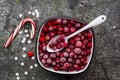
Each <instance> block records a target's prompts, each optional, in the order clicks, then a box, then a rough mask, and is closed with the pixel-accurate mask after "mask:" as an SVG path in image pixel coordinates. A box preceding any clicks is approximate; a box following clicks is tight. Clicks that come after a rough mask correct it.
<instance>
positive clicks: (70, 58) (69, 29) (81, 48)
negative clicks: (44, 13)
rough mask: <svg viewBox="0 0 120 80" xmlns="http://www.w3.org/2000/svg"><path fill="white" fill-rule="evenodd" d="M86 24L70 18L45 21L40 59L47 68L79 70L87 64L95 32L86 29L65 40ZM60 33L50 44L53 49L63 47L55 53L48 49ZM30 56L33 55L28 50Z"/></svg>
mask: <svg viewBox="0 0 120 80" xmlns="http://www.w3.org/2000/svg"><path fill="white" fill-rule="evenodd" d="M84 26H85V24H83V23H80V22H78V21H75V20H70V19H62V18H58V19H53V20H50V21H48V22H46V23H45V25H44V26H43V28H42V31H41V34H40V38H39V43H40V44H39V47H38V50H39V60H40V61H41V63H42V64H43V65H44V66H45V67H46V68H53V69H54V70H55V71H58V70H59V71H69V72H72V71H79V70H82V69H84V67H85V66H86V65H87V61H88V60H87V59H88V58H87V56H89V55H90V53H91V47H92V37H93V34H92V33H91V31H90V30H85V31H83V32H81V33H79V34H78V35H76V36H74V37H72V38H71V39H69V40H68V44H67V43H66V42H65V36H68V35H70V34H72V33H74V32H75V31H77V30H78V29H80V28H82V27H84ZM57 35H60V37H59V38H58V39H57V40H53V41H52V43H51V44H50V45H49V47H50V48H52V49H53V50H56V49H61V48H62V47H64V48H63V49H62V50H61V51H59V52H55V53H49V52H47V50H46V46H47V44H48V42H49V41H50V40H51V39H52V38H53V37H55V36H57ZM28 55H29V57H32V56H33V53H32V52H30V51H29V52H28Z"/></svg>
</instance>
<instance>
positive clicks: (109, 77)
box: [0, 0, 120, 80]
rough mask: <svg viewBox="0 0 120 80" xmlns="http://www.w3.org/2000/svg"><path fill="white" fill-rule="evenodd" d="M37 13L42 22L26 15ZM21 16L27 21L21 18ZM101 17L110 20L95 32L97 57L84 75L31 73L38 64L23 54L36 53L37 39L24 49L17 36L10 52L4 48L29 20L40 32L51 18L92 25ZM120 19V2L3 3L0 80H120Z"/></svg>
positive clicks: (46, 0)
mask: <svg viewBox="0 0 120 80" xmlns="http://www.w3.org/2000/svg"><path fill="white" fill-rule="evenodd" d="M35 9H38V10H39V12H40V17H39V18H36V17H35V16H31V15H27V13H28V11H34V10H35ZM20 13H22V14H24V17H22V18H19V17H18V15H19V14H20ZM101 14H105V15H106V16H107V21H106V22H105V23H103V24H102V25H100V27H97V28H94V32H95V52H94V56H93V58H92V61H91V64H90V66H89V68H88V69H87V70H86V71H85V72H83V73H81V74H77V75H59V74H54V73H51V72H48V71H46V70H44V69H42V68H41V66H38V68H34V69H33V70H30V69H29V68H28V66H30V64H34V63H36V62H37V61H32V60H31V59H29V58H28V57H27V58H25V59H23V58H22V57H21V54H22V53H25V52H23V51H22V50H21V49H22V47H24V46H26V47H31V48H32V49H31V50H32V51H33V52H34V51H35V39H34V40H33V41H32V44H31V45H28V44H24V45H22V44H21V43H20V42H21V38H22V36H21V35H18V36H17V37H16V38H15V39H14V41H13V42H12V44H11V45H10V46H9V48H7V49H6V48H4V46H3V43H5V41H6V40H7V39H8V37H9V35H10V34H11V32H12V31H13V30H14V29H15V28H16V26H17V25H18V23H19V22H20V21H21V20H22V19H24V18H26V17H30V18H32V19H34V20H35V21H36V24H37V25H38V26H37V28H39V27H40V24H41V23H42V22H43V21H44V20H46V19H48V18H49V17H52V16H57V15H65V16H70V17H75V18H79V19H82V20H84V21H86V22H89V21H91V20H92V19H94V18H95V17H96V16H98V15H101ZM119 19H120V0H0V80H16V76H15V73H16V72H19V73H20V77H21V79H20V80H120V20H119ZM36 32H37V31H36ZM23 36H24V35H23ZM36 37H37V35H36ZM27 50H30V48H28V49H27ZM15 56H18V57H19V60H18V61H15V60H14V57H15ZM21 61H24V62H25V67H20V62H21ZM25 70H27V71H28V72H29V73H28V75H27V76H25V75H24V74H23V72H24V71H25ZM32 76H33V77H35V79H32Z"/></svg>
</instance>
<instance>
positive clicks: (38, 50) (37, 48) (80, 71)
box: [36, 16, 94, 74]
mask: <svg viewBox="0 0 120 80" xmlns="http://www.w3.org/2000/svg"><path fill="white" fill-rule="evenodd" d="M58 18H62V19H70V20H71V19H72V20H75V21H78V22H80V23H83V24H85V22H83V21H81V20H79V19H75V18H74V19H73V18H71V17H61V16H60V17H53V18H50V19H48V20H47V21H45V22H44V23H43V24H42V25H41V28H40V29H39V33H38V39H37V46H36V51H37V60H38V62H39V64H40V65H41V66H42V67H43V68H44V69H46V70H48V71H51V72H54V73H59V74H78V73H82V72H84V71H85V70H86V69H87V67H88V66H89V64H90V61H91V58H92V55H93V51H94V32H93V30H92V28H90V29H89V31H90V33H91V34H92V41H91V43H92V47H91V49H90V50H91V52H90V55H89V56H87V62H88V63H87V65H86V66H85V67H84V68H83V69H81V70H79V71H71V72H66V71H55V70H54V69H53V68H48V67H45V66H44V65H43V63H42V62H41V60H40V55H41V54H42V53H41V52H40V49H39V45H41V44H42V43H40V42H39V38H40V37H41V33H42V29H43V28H44V26H45V24H46V23H47V22H49V21H51V20H54V19H58Z"/></svg>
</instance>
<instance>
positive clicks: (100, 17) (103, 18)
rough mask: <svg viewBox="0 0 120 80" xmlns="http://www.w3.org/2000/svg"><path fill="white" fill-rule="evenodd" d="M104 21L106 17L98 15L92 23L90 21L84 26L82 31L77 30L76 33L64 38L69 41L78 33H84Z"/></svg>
mask: <svg viewBox="0 0 120 80" xmlns="http://www.w3.org/2000/svg"><path fill="white" fill-rule="evenodd" d="M105 20H106V16H105V15H100V16H98V17H97V18H95V19H94V20H93V21H91V22H90V23H89V24H88V25H86V26H85V27H83V28H82V29H79V30H78V31H76V32H74V33H72V34H70V35H69V36H67V37H66V38H67V39H69V38H71V37H73V36H75V35H77V34H78V33H80V32H82V31H85V30H86V29H88V28H91V27H93V26H97V25H99V24H101V23H103V22H104V21H105Z"/></svg>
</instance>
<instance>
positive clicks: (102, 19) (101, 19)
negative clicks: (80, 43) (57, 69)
mask: <svg viewBox="0 0 120 80" xmlns="http://www.w3.org/2000/svg"><path fill="white" fill-rule="evenodd" d="M105 21H106V16H105V15H100V16H98V17H97V18H95V19H94V20H93V21H91V22H90V23H89V24H87V25H86V26H85V27H83V28H81V29H79V30H78V31H76V32H74V33H72V34H70V35H69V36H64V41H65V43H66V44H67V43H68V39H70V38H71V37H73V36H75V35H77V34H78V33H80V32H82V31H85V30H87V29H89V28H91V27H93V26H97V25H99V24H101V23H103V22H105ZM60 36H61V35H57V36H55V37H53V38H52V39H51V40H50V41H49V43H48V44H47V51H48V52H57V51H60V50H62V49H63V48H64V47H61V48H60V49H55V50H54V49H52V48H50V44H51V43H52V42H53V41H55V40H57V39H58V38H59V37H60Z"/></svg>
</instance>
